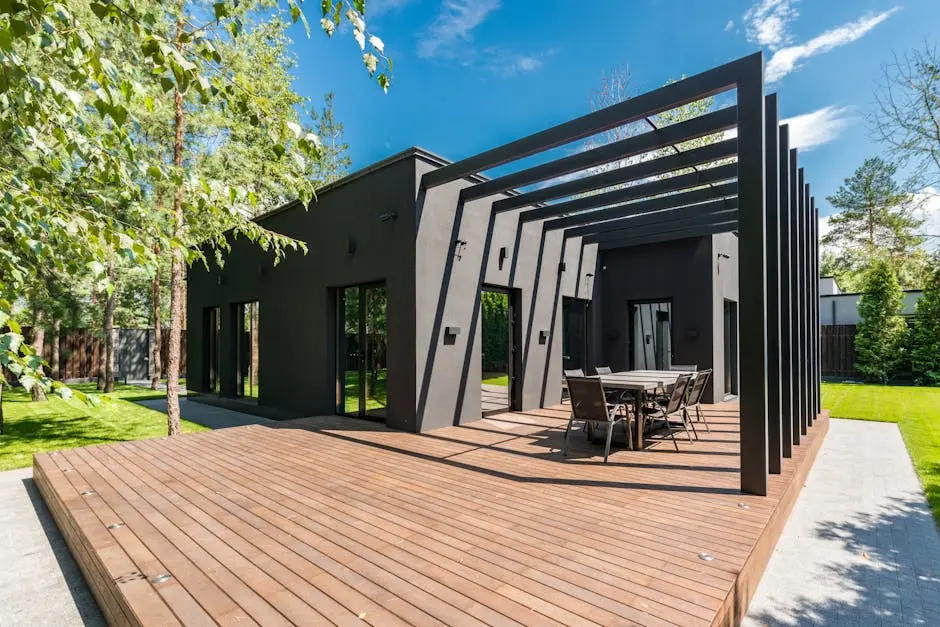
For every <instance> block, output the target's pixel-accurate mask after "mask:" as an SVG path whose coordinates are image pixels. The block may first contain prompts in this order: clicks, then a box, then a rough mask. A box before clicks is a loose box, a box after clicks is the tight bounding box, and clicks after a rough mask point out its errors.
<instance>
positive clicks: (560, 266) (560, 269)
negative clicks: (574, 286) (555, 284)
mask: <svg viewBox="0 0 940 627" xmlns="http://www.w3.org/2000/svg"><path fill="white" fill-rule="evenodd" d="M566 267H567V266H565V262H564V261H560V262H558V272H559V273H561V272H564V271H565V268H566Z"/></svg>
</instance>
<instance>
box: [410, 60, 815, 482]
mask: <svg viewBox="0 0 940 627" xmlns="http://www.w3.org/2000/svg"><path fill="white" fill-rule="evenodd" d="M763 69H764V68H763V57H762V55H761V53H756V54H753V55H750V56H747V57H744V58H741V59H738V60H736V61H732V62H730V63H728V64H725V65H722V66H719V67H716V68H713V69H711V70H708V71H706V72H703V73H701V74H697V75H695V76H692V77H689V78H686V79H683V80H681V81H678V82H675V83H671V84H669V85H667V86H665V87H662V88H660V89H656V90H654V91H651V92H648V93H645V94H641V95H639V96H636V97H634V98H631V99H629V100H626V101H624V102H621V103H618V104H616V105H613V106H611V107H607V108H605V109H600V110H598V111H595V112H593V113H590V114H588V115H585V116H582V117H579V118H576V119H574V120H571V121H568V122H565V123H563V124H559V125H557V126H554V127H552V128H549V129H546V130H544V131H541V132H538V133H535V134H533V135H530V136H528V137H524V138H522V139H519V140H516V141H513V142H510V143H507V144H505V145H502V146H499V147H497V148H493V149H492V150H488V151H486V152H483V153H481V154H479V155H476V156H473V157H470V158H467V159H464V160H462V161H459V162H457V163H453V164H450V165H447V166H444V167H441V168H439V169H437V170H434V171H432V172H429V173H427V174H425V175H424V177H423V180H422V185H423V187H424V189H425V190H428V189H431V188H434V187H436V186H439V185H442V184H444V183H448V182H451V181H455V180H457V179H462V178H466V177H469V176H471V175H474V174H477V173H479V172H482V171H485V170H489V169H492V168H495V167H498V166H503V165H505V164H509V163H512V162H516V161H519V160H521V159H524V158H527V157H530V156H533V155H537V154H540V153H545V152H546V151H551V150H553V149H555V148H558V147H560V146H564V145H566V144H571V143H573V142H577V141H580V140H583V139H585V138H587V137H590V136H592V135H595V134H598V133H602V132H605V131H608V130H610V129H613V128H617V127H620V126H623V125H626V124H630V123H633V122H644V121H645V122H647V123H648V124H649V126H651V127H652V130H650V131H648V132H643V133H640V134H636V135H633V136H631V137H628V138H626V139H622V140H619V141H615V142H612V143H608V144H606V145H602V146H599V147H596V148H592V149H589V150H581V151H578V152H574V153H571V154H566V155H565V156H561V157H558V158H555V159H551V160H549V161H547V162H545V163H540V164H538V165H532V166H529V167H524V168H522V169H519V170H517V171H514V172H512V173H510V174H505V175H501V176H498V177H496V178H492V179H488V180H484V181H481V182H477V183H476V184H473V185H470V186H468V187H466V188H464V189H463V190H462V192H461V195H460V204H461V205H462V204H463V203H464V202H467V201H470V200H475V199H484V198H489V197H494V196H495V198H494V201H493V202H492V213H491V220H492V217H493V216H495V215H496V214H498V213H501V212H505V211H509V210H520V217H519V220H520V223H526V222H533V221H538V222H540V223H541V224H542V241H543V245H544V240H545V236H546V234H547V233H550V232H553V231H559V230H560V231H563V234H564V238H565V241H566V242H567V241H569V240H572V239H573V238H580V244H579V245H580V246H582V247H583V246H587V245H597V246H598V247H599V249H600V250H604V249H608V248H620V247H628V246H639V245H646V244H650V243H655V242H664V241H671V240H678V239H685V238H689V237H698V236H704V235H709V234H713V233H723V232H734V233H737V235H738V238H739V258H740V260H741V263H740V268H739V292H740V296H739V298H740V304H739V311H740V317H739V338H740V342H739V347H740V348H739V350H740V356H739V364H740V383H739V389H740V394H739V397H740V420H741V431H740V433H741V489H742V490H743V491H744V492H748V493H753V494H766V493H767V480H768V473H779V472H780V471H781V465H782V458H785V457H790V456H791V455H792V454H793V446H794V445H798V444H799V443H800V439H801V437H802V436H803V435H805V434H806V433H807V429H808V428H809V427H810V426H812V424H813V419H814V417H815V416H816V414H817V413H818V412H819V409H820V406H819V381H820V373H819V332H818V329H819V319H818V301H819V299H818V293H817V289H818V282H817V280H816V277H817V276H818V232H817V211H816V207H815V201H814V199H813V197H812V195H811V193H810V187H809V184H808V183H806V181H805V180H804V179H805V177H804V172H803V168H801V167H799V165H798V154H797V151H796V149H792V148H790V146H789V132H788V130H789V129H788V127H787V125H780V124H779V119H778V117H779V116H778V104H777V96H776V94H770V95H765V94H764V81H763ZM721 93H729V94H730V93H733V95H734V104H733V105H729V106H725V107H723V108H719V109H717V110H713V111H710V112H708V113H705V114H703V115H699V116H697V117H694V118H692V119H689V120H685V121H681V122H677V123H674V124H670V125H668V126H663V127H661V128H656V127H655V125H653V123H652V122H651V121H650V117H651V116H655V115H656V114H659V113H662V112H664V111H669V110H672V109H675V108H677V107H680V106H683V105H686V104H689V103H692V102H695V101H698V100H701V99H703V98H706V97H709V96H714V95H716V94H721ZM734 130H736V132H737V135H736V137H733V138H729V135H730V133H729V131H734ZM719 135H720V139H718V140H716V141H714V142H713V143H709V144H707V145H704V146H701V147H697V148H693V149H689V150H682V151H680V150H679V149H678V148H676V146H677V145H681V144H683V143H684V142H688V141H689V140H693V139H697V138H702V137H713V138H714V137H716V136H719ZM666 151H671V152H670V154H663V153H665V152H666ZM660 155H661V156H660ZM631 159H632V161H631ZM625 162H626V163H627V164H626V165H624V163H625ZM602 166H603V167H606V168H608V169H604V170H603V171H598V169H599V168H600V167H602ZM576 174H580V177H578V178H574V179H573V180H564V181H561V182H557V180H558V179H559V177H564V176H566V175H576ZM546 182H548V184H546ZM536 184H540V185H545V186H543V187H539V188H538V189H532V190H531V191H523V192H522V193H518V194H514V195H511V196H508V197H506V196H505V195H503V194H501V193H502V192H508V191H510V190H517V189H526V188H527V187H530V186H534V185H536ZM516 250H518V241H517V247H516ZM540 255H541V251H540Z"/></svg>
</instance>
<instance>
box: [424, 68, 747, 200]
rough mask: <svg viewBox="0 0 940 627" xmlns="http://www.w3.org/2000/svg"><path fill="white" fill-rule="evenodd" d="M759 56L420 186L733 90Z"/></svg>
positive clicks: (511, 146)
mask: <svg viewBox="0 0 940 627" xmlns="http://www.w3.org/2000/svg"><path fill="white" fill-rule="evenodd" d="M762 58H763V57H762V55H761V53H760V52H757V53H754V54H752V55H749V56H747V57H743V58H741V59H737V60H735V61H731V62H729V63H726V64H724V65H721V66H718V67H716V68H712V69H710V70H706V71H705V72H702V73H700V74H696V75H694V76H690V77H688V78H685V79H682V80H680V81H676V82H674V83H670V84H668V85H665V86H663V87H660V88H659V89H655V90H653V91H650V92H647V93H645V94H640V95H639V96H635V97H633V98H630V99H629V100H625V101H623V102H620V103H618V104H615V105H613V106H610V107H606V108H604V109H600V110H598V111H594V112H592V113H589V114H587V115H583V116H581V117H579V118H576V119H574V120H570V121H568V122H565V123H563V124H559V125H557V126H553V127H552V128H549V129H546V130H544V131H541V132H539V133H535V134H533V135H529V136H528V137H523V138H521V139H517V140H515V141H512V142H509V143H507V144H503V145H502V146H498V147H496V148H493V149H491V150H487V151H485V152H482V153H480V154H478V155H476V156H473V157H470V158H468V159H463V160H462V161H458V162H456V163H452V164H450V165H447V166H444V167H443V168H438V169H437V170H435V171H433V172H429V173H427V174H425V175H424V177H423V178H422V184H423V186H424V187H425V189H430V188H432V187H436V186H438V185H442V184H444V183H447V182H450V181H455V180H457V179H460V178H464V177H467V176H470V175H472V174H476V173H478V172H482V171H484V170H488V169H490V168H494V167H496V166H500V165H503V164H505V163H509V162H510V161H515V160H517V159H523V158H525V157H528V156H530V155H534V154H536V153H539V152H543V151H546V150H551V149H552V148H557V147H558V146H561V145H563V144H567V143H571V142H574V141H577V140H579V139H584V138H585V137H590V136H591V135H595V134H597V133H601V132H604V131H608V130H610V129H612V128H615V127H617V126H622V125H624V124H628V123H630V122H633V121H636V120H640V119H642V118H644V117H647V116H650V115H655V114H657V113H661V112H663V111H668V110H670V109H675V108H677V107H681V106H683V105H686V104H689V103H690V102H695V101H696V100H701V99H703V98H707V97H709V96H713V95H715V94H717V93H720V92H723V91H727V90H729V89H732V88H733V87H734V86H735V84H736V83H737V81H738V80H739V77H740V76H741V74H742V73H745V72H746V71H748V70H749V69H750V68H752V67H754V66H759V65H763V61H762Z"/></svg>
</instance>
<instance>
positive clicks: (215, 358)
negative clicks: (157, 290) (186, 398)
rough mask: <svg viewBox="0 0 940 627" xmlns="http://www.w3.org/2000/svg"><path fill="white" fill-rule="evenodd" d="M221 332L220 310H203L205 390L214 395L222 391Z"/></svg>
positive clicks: (212, 308) (215, 308)
mask: <svg viewBox="0 0 940 627" xmlns="http://www.w3.org/2000/svg"><path fill="white" fill-rule="evenodd" d="M221 330H222V317H221V315H220V311H219V308H218V307H208V308H206V309H205V310H203V331H204V333H205V344H204V346H205V350H204V355H203V357H204V360H205V361H204V362H203V363H205V369H204V370H203V389H204V390H205V391H206V392H211V393H213V394H218V393H219V390H220V389H221V377H219V348H220V346H219V336H220V335H221Z"/></svg>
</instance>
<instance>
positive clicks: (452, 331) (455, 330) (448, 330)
mask: <svg viewBox="0 0 940 627" xmlns="http://www.w3.org/2000/svg"><path fill="white" fill-rule="evenodd" d="M444 335H449V336H451V337H457V336H458V335H460V327H457V326H449V327H444Z"/></svg>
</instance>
